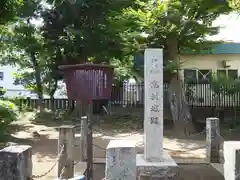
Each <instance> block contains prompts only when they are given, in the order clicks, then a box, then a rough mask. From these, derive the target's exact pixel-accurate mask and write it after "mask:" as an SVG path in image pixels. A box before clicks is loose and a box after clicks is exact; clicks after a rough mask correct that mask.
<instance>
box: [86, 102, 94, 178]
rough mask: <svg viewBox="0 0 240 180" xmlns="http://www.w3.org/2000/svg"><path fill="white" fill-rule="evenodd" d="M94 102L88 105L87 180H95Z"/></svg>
mask: <svg viewBox="0 0 240 180" xmlns="http://www.w3.org/2000/svg"><path fill="white" fill-rule="evenodd" d="M92 116H93V112H92V102H91V103H89V104H88V111H87V120H88V121H87V123H88V124H87V125H88V129H87V130H88V132H87V180H93V148H92V142H93V137H92Z"/></svg>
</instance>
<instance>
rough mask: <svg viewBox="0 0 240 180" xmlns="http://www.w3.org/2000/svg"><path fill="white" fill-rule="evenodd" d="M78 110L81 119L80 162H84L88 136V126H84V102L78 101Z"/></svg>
mask: <svg viewBox="0 0 240 180" xmlns="http://www.w3.org/2000/svg"><path fill="white" fill-rule="evenodd" d="M76 108H77V117H78V118H79V119H80V125H81V128H80V133H81V136H80V161H84V153H85V140H86V137H85V136H86V134H85V131H84V127H85V126H86V125H85V124H84V122H85V119H84V118H83V106H82V102H81V101H80V100H77V101H76Z"/></svg>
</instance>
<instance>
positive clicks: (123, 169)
mask: <svg viewBox="0 0 240 180" xmlns="http://www.w3.org/2000/svg"><path fill="white" fill-rule="evenodd" d="M136 174H137V168H136V149H135V143H134V142H131V141H127V140H111V141H110V143H109V144H108V146H107V150H106V170H105V177H106V180H116V179H127V180H136Z"/></svg>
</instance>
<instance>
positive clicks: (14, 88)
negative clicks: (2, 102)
mask: <svg viewBox="0 0 240 180" xmlns="http://www.w3.org/2000/svg"><path fill="white" fill-rule="evenodd" d="M15 72H17V67H12V66H9V65H8V66H0V88H4V89H6V90H7V92H6V93H5V96H7V97H14V96H26V97H27V96H30V95H31V92H30V91H28V90H26V89H25V88H24V87H23V86H22V85H14V75H13V74H14V73H15Z"/></svg>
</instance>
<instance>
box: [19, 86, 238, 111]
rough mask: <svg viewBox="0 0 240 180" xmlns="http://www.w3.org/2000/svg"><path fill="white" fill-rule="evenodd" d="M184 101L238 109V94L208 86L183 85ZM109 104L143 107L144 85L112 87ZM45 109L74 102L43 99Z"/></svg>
mask: <svg viewBox="0 0 240 180" xmlns="http://www.w3.org/2000/svg"><path fill="white" fill-rule="evenodd" d="M168 87H169V85H168V84H164V86H163V91H164V105H165V103H168ZM184 90H185V94H186V100H187V102H188V105H189V106H190V107H206V108H207V107H212V108H215V107H220V108H232V107H235V108H236V107H240V92H237V93H232V94H226V93H224V92H222V93H216V92H214V90H213V89H212V87H211V85H210V84H193V83H192V84H185V88H184ZM109 103H110V104H111V106H112V107H114V106H116V107H117V106H120V107H139V108H142V107H143V105H144V84H131V85H129V84H123V85H119V86H116V85H115V86H113V87H112V94H111V98H110V101H109ZM20 104H21V105H25V106H27V107H28V108H36V107H37V100H36V99H22V100H21V102H20ZM44 106H45V108H52V107H54V108H55V109H67V108H69V106H71V107H74V106H75V102H73V101H69V100H68V99H54V101H51V100H50V99H44Z"/></svg>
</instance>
